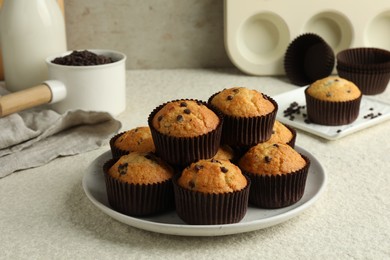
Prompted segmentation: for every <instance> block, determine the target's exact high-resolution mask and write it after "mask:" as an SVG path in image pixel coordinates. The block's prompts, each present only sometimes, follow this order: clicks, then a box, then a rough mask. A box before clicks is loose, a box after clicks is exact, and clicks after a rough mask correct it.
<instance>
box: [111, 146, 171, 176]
mask: <svg viewBox="0 0 390 260" xmlns="http://www.w3.org/2000/svg"><path fill="white" fill-rule="evenodd" d="M108 174H109V175H111V177H113V178H116V179H118V180H120V181H122V182H127V183H130V184H156V183H160V182H163V181H166V180H169V179H171V178H172V176H173V174H174V172H173V169H172V168H171V167H170V166H169V165H168V164H167V163H165V162H164V161H163V160H161V159H160V158H159V157H157V156H156V155H155V154H154V153H150V152H149V153H140V152H131V153H129V154H127V155H123V156H121V157H120V158H119V159H118V161H117V162H116V163H115V164H114V165H113V166H111V167H110V169H109V170H108Z"/></svg>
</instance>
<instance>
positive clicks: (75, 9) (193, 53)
mask: <svg viewBox="0 0 390 260" xmlns="http://www.w3.org/2000/svg"><path fill="white" fill-rule="evenodd" d="M223 10H224V5H223V1H222V0H106V1H104V0H65V18H66V30H67V37H68V38H67V41H68V49H69V50H73V49H93V48H101V49H113V50H117V51H121V52H124V53H125V54H126V55H127V57H128V59H127V64H126V65H127V69H172V68H215V67H218V68H226V67H234V66H233V64H232V63H231V62H230V60H229V58H228V56H227V54H226V51H225V47H224V33H223V31H224V25H223V19H224V16H223Z"/></svg>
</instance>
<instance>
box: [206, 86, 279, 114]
mask: <svg viewBox="0 0 390 260" xmlns="http://www.w3.org/2000/svg"><path fill="white" fill-rule="evenodd" d="M211 104H212V105H214V106H215V107H217V108H218V109H219V110H221V111H222V112H223V113H224V114H226V115H229V116H237V117H255V116H264V115H267V114H269V113H271V112H272V111H274V110H275V106H274V104H272V102H271V101H269V100H268V99H267V98H266V97H264V96H263V94H262V93H260V92H258V91H256V90H252V89H248V88H244V87H234V88H229V89H224V90H222V91H221V92H219V93H218V94H216V95H215V96H214V97H213V98H212V99H211Z"/></svg>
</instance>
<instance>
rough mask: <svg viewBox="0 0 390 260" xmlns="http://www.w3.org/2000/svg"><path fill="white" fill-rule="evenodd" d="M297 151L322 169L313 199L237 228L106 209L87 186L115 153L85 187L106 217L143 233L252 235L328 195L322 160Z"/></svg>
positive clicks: (87, 174) (85, 177)
mask: <svg viewBox="0 0 390 260" xmlns="http://www.w3.org/2000/svg"><path fill="white" fill-rule="evenodd" d="M295 149H296V150H297V151H298V152H300V153H303V154H304V155H306V156H308V157H309V159H310V160H311V164H312V165H314V164H316V166H317V167H318V169H319V171H318V172H317V173H316V174H315V175H316V176H317V177H316V178H317V181H319V184H318V189H316V190H315V192H314V193H313V195H312V196H311V197H310V198H309V199H308V200H307V201H306V202H304V203H302V204H300V205H298V206H296V207H293V208H291V209H289V210H287V211H285V212H282V213H280V214H277V215H274V216H271V217H266V218H261V219H257V220H252V221H248V222H238V223H233V224H222V225H187V224H169V223H159V222H153V221H150V220H146V219H140V218H137V217H131V216H127V215H124V214H122V213H119V212H117V211H115V210H114V209H112V208H111V207H108V206H106V205H104V204H103V203H102V202H100V201H99V200H98V199H97V198H95V196H94V195H93V194H92V192H91V191H90V190H89V187H88V183H87V182H88V178H89V177H91V176H90V175H93V174H94V169H93V168H94V167H96V166H97V165H96V164H97V163H98V162H99V160H102V158H104V157H107V158H108V157H109V154H110V153H111V152H110V151H109V150H108V151H106V152H104V153H102V154H101V155H100V156H98V157H97V158H95V159H94V160H93V161H92V162H91V163H90V165H89V166H88V168H87V170H86V172H85V173H84V175H83V178H82V187H83V190H84V193H85V194H86V196H87V198H88V199H89V200H90V201H91V202H92V203H93V204H94V205H95V206H96V207H97V208H98V209H99V210H101V211H102V212H103V213H105V214H106V215H108V216H110V217H112V218H114V219H115V220H117V221H119V222H121V223H123V224H126V225H129V226H132V227H135V228H139V229H142V230H147V231H151V232H155V233H161V234H168V235H179V236H224V235H232V234H239V233H245V232H249V231H255V230H259V229H263V228H267V227H270V226H274V225H277V224H280V223H282V222H285V221H287V220H289V219H291V218H293V217H295V216H297V215H299V214H300V213H302V212H303V211H305V210H306V209H308V208H310V207H311V206H312V205H313V204H314V203H315V202H316V201H317V200H318V199H319V197H320V196H321V194H322V193H323V192H324V190H325V188H326V184H327V175H326V170H325V168H324V167H323V165H321V163H320V162H319V161H318V159H317V158H316V157H315V156H314V155H313V154H311V153H310V152H308V151H307V150H305V149H303V148H301V147H299V146H297V145H296V146H295ZM309 173H310V168H309ZM292 206H293V205H292Z"/></svg>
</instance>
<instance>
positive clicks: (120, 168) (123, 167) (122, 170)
mask: <svg viewBox="0 0 390 260" xmlns="http://www.w3.org/2000/svg"><path fill="white" fill-rule="evenodd" d="M128 166H129V164H128V163H124V164H119V166H118V172H119V174H120V175H125V174H126V173H127V167H128Z"/></svg>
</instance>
